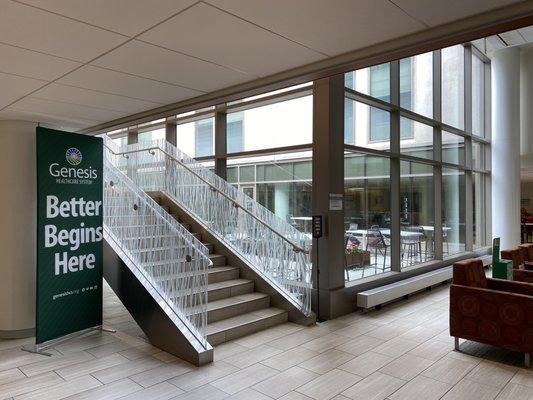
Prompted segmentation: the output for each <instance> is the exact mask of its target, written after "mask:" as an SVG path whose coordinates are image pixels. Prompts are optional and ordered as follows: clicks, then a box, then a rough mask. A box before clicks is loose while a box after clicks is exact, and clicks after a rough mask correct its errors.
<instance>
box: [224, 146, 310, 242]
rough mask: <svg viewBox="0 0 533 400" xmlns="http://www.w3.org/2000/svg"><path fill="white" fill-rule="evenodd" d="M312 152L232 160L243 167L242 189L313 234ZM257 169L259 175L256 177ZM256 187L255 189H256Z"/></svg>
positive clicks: (235, 164) (304, 230) (274, 211)
mask: <svg viewBox="0 0 533 400" xmlns="http://www.w3.org/2000/svg"><path fill="white" fill-rule="evenodd" d="M311 156H312V154H311V152H310V151H302V152H297V153H283V154H269V155H262V156H254V157H241V158H233V159H231V158H230V159H228V169H227V171H228V173H229V170H230V168H235V167H237V166H238V168H239V176H238V178H239V180H238V182H237V183H239V187H241V188H242V186H243V185H245V186H246V190H247V191H246V193H247V194H248V195H251V196H255V200H256V201H258V202H259V203H260V204H262V205H263V206H265V207H266V208H268V209H269V210H270V211H272V212H273V213H274V214H276V215H277V216H279V217H280V218H282V219H283V220H285V221H287V222H288V223H290V224H291V225H293V226H294V227H295V228H297V229H299V230H301V231H302V232H307V233H309V234H310V233H311V211H312V210H311V193H312V192H311V189H312V173H311V172H312V171H311V168H312V164H311ZM254 170H255V174H254ZM253 187H255V190H252V188H253Z"/></svg>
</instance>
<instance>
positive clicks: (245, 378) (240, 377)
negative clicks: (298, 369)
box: [211, 364, 279, 395]
mask: <svg viewBox="0 0 533 400" xmlns="http://www.w3.org/2000/svg"><path fill="white" fill-rule="evenodd" d="M277 373H279V371H277V370H275V369H273V368H270V367H267V366H266V365H263V364H255V365H252V366H250V367H247V368H244V369H242V370H240V371H237V372H234V373H233V374H231V375H228V376H225V377H224V378H220V379H218V380H216V381H214V382H212V383H211V385H213V386H214V387H216V388H218V389H220V390H222V391H224V392H226V393H228V394H231V395H233V394H235V393H237V392H240V391H241V390H244V389H246V388H249V387H251V386H253V385H255V384H257V383H259V382H261V381H264V380H266V379H268V378H270V377H271V376H274V375H276V374H277Z"/></svg>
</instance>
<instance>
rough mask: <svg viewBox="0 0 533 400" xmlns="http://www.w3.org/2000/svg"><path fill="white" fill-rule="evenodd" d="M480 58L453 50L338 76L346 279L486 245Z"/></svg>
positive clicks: (483, 69) (486, 148)
mask: <svg viewBox="0 0 533 400" xmlns="http://www.w3.org/2000/svg"><path fill="white" fill-rule="evenodd" d="M481 57H482V56H481V55H479V56H478V53H477V52H476V51H475V49H473V47H471V46H470V45H457V46H452V47H449V48H445V49H442V50H438V51H434V52H430V53H425V54H420V55H417V56H414V57H409V58H405V59H402V60H398V61H395V62H391V63H386V64H381V65H377V66H373V67H369V68H364V69H360V70H356V71H353V72H350V73H347V74H345V87H346V89H345V104H344V116H345V122H344V142H345V156H344V173H345V179H344V182H345V188H344V195H345V220H344V225H345V226H344V229H345V235H344V248H345V253H346V278H347V280H350V281H354V280H357V279H361V278H367V277H371V276H373V275H376V274H381V273H387V272H391V271H395V272H398V271H401V270H402V269H405V268H412V267H417V266H419V265H423V264H425V263H430V262H434V261H436V260H442V259H446V258H448V257H452V256H454V255H457V254H460V253H464V252H465V251H472V250H473V249H477V248H481V247H484V246H486V245H487V234H488V229H487V214H486V209H487V207H486V204H485V201H486V193H487V187H488V185H489V181H490V167H489V163H488V161H490V160H489V155H490V141H489V139H490V132H488V131H487V126H488V123H487V122H486V119H487V118H489V115H488V114H489V113H488V112H487V110H488V108H487V104H486V103H487V100H486V96H485V92H486V88H485V85H486V81H487V79H486V77H487V75H490V73H489V72H488V71H489V70H488V68H490V67H489V65H488V64H487V63H486V60H484V59H482V58H481ZM439 77H440V81H439ZM469 104H471V105H472V106H471V107H469V108H468V109H467V108H466V107H465V105H469ZM470 121H471V122H470ZM398 169H399V174H398ZM395 182H397V183H395ZM467 185H468V190H467ZM393 187H398V188H399V189H398V192H397V193H395V192H393V191H392V190H391V188H393ZM396 201H398V202H399V208H395V207H391V204H393V202H396ZM467 202H471V204H472V206H471V207H467ZM393 209H396V210H397V211H392V210H393ZM469 210H471V211H469ZM467 212H470V215H468V214H467ZM393 213H394V214H393ZM469 221H471V225H470V222H469ZM393 222H395V223H393ZM398 222H399V226H400V229H399V231H398V230H397V228H394V229H396V230H394V232H392V230H393V229H391V227H393V226H397V225H398V224H397V223H398ZM393 243H394V244H395V245H396V246H397V248H399V251H398V252H397V253H395V254H396V255H393V254H392V252H391V249H392V247H393ZM437 243H442V246H438V247H437ZM398 253H399V256H398V255H397V254H398ZM398 257H399V258H398Z"/></svg>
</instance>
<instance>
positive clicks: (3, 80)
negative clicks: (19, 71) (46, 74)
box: [0, 72, 46, 109]
mask: <svg viewBox="0 0 533 400" xmlns="http://www.w3.org/2000/svg"><path fill="white" fill-rule="evenodd" d="M43 85H46V82H45V81H40V80H37V79H31V78H22V77H20V76H15V75H9V74H3V73H1V72H0V88H1V89H0V109H2V108H3V107H5V106H7V105H9V104H10V103H12V102H14V101H15V100H17V99H20V98H21V97H23V96H26V95H27V94H29V93H31V92H33V91H34V90H36V89H38V88H40V87H41V86H43Z"/></svg>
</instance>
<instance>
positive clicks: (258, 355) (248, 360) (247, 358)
mask: <svg viewBox="0 0 533 400" xmlns="http://www.w3.org/2000/svg"><path fill="white" fill-rule="evenodd" d="M281 352H282V350H280V349H276V348H275V347H270V346H268V345H260V346H257V347H254V348H253V349H249V350H246V351H244V352H242V353H238V354H235V355H234V356H231V357H228V358H226V359H225V361H226V362H227V363H228V364H231V365H234V366H236V367H237V368H240V369H242V368H246V367H249V366H250V365H252V364H255V363H258V362H260V361H263V360H265V359H267V358H270V357H272V356H275V355H276V354H279V353H281Z"/></svg>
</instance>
